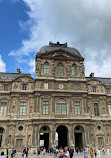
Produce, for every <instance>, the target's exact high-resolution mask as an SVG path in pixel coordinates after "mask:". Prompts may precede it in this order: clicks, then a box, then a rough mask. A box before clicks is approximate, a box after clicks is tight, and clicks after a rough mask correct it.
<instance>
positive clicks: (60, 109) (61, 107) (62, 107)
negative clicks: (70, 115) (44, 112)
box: [56, 99, 67, 116]
mask: <svg viewBox="0 0 111 158" xmlns="http://www.w3.org/2000/svg"><path fill="white" fill-rule="evenodd" d="M60 100H63V103H60V102H59V101H60ZM56 114H57V115H59V116H60V115H67V102H66V100H65V99H58V100H57V103H56Z"/></svg>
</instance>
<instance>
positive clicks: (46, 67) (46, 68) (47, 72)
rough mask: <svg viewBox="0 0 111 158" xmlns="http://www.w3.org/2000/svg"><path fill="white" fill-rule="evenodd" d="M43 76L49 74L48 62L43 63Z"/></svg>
mask: <svg viewBox="0 0 111 158" xmlns="http://www.w3.org/2000/svg"><path fill="white" fill-rule="evenodd" d="M44 74H45V75H48V74H49V63H48V62H46V63H44Z"/></svg>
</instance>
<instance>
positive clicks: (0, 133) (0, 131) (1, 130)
mask: <svg viewBox="0 0 111 158" xmlns="http://www.w3.org/2000/svg"><path fill="white" fill-rule="evenodd" d="M3 131H4V129H3V128H0V147H2V140H3Z"/></svg>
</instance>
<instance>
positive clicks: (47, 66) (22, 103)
mask: <svg viewBox="0 0 111 158" xmlns="http://www.w3.org/2000/svg"><path fill="white" fill-rule="evenodd" d="M35 65H36V66H35V72H36V78H35V79H34V78H32V77H31V75H30V74H22V73H21V72H20V70H19V69H18V70H17V73H0V150H5V149H7V148H9V149H11V148H16V149H17V151H22V149H23V147H24V146H28V147H29V149H30V151H32V150H33V149H36V147H37V146H45V147H46V148H48V147H49V146H58V147H61V146H63V147H64V146H67V145H68V146H70V145H72V146H78V147H82V148H84V147H85V146H91V147H93V148H98V147H101V146H104V147H111V93H110V92H111V78H98V77H94V74H93V73H91V75H90V77H85V74H84V58H83V57H82V56H81V54H80V52H79V51H78V50H77V49H75V48H70V47H68V46H67V43H65V44H60V43H59V42H57V43H56V44H54V43H51V42H49V45H48V46H44V47H42V48H41V49H40V51H39V52H38V53H37V54H36V57H35ZM92 66H93V65H92Z"/></svg>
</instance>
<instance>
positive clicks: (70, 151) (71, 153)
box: [69, 146, 74, 158]
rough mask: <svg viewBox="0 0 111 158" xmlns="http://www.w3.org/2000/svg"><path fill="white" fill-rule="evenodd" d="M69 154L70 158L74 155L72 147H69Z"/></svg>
mask: <svg viewBox="0 0 111 158" xmlns="http://www.w3.org/2000/svg"><path fill="white" fill-rule="evenodd" d="M69 154H70V158H72V157H73V154H74V149H73V148H72V146H70V149H69Z"/></svg>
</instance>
